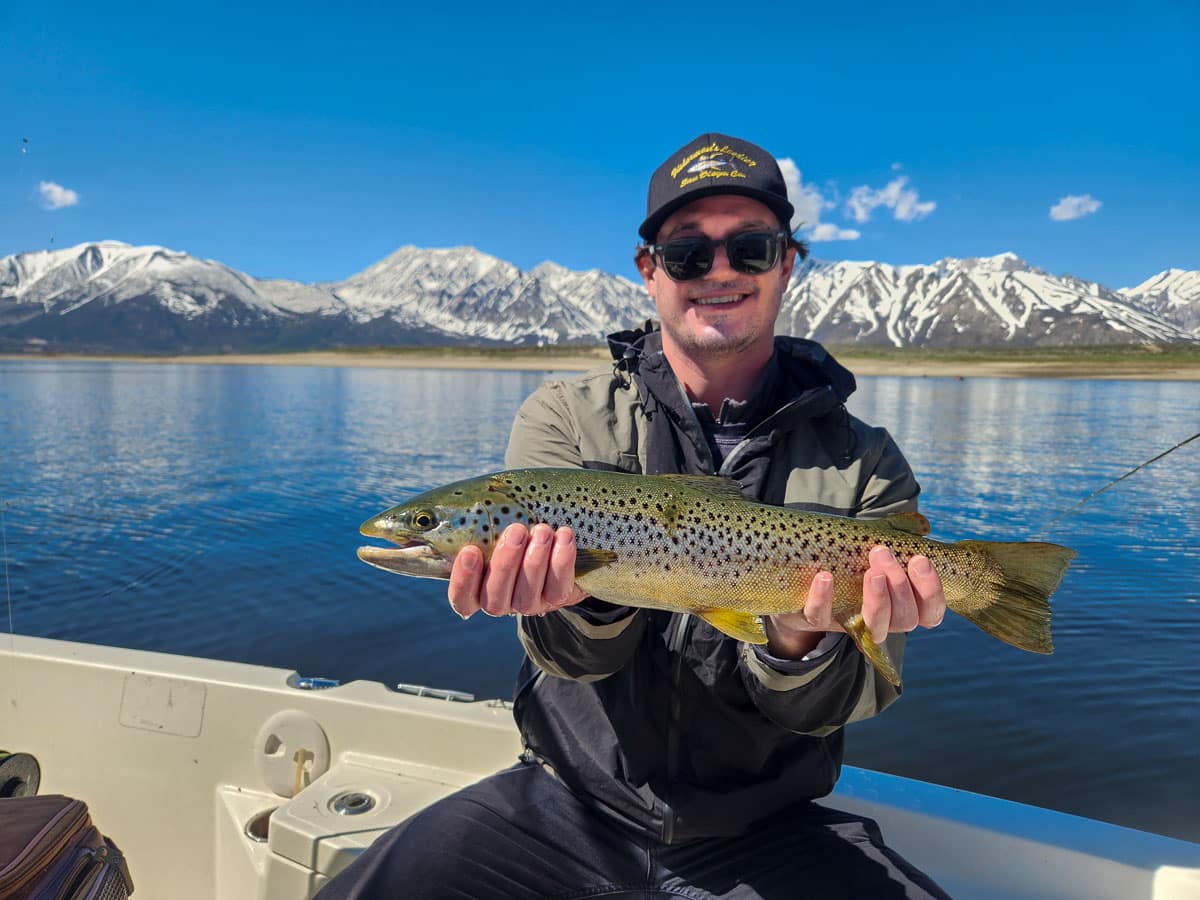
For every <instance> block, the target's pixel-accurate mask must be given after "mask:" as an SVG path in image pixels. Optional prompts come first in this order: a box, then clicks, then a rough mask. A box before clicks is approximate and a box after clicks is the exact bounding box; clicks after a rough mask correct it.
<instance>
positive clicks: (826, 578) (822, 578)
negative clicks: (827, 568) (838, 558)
mask: <svg viewBox="0 0 1200 900" xmlns="http://www.w3.org/2000/svg"><path fill="white" fill-rule="evenodd" d="M817 581H819V582H821V584H833V576H832V575H831V574H829V573H828V572H822V573H821V574H820V575H818V576H817Z"/></svg>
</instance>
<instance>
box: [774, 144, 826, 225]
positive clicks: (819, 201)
mask: <svg viewBox="0 0 1200 900" xmlns="http://www.w3.org/2000/svg"><path fill="white" fill-rule="evenodd" d="M779 171H780V172H782V173H783V180H784V183H786V184H787V192H788V199H789V200H791V201H792V206H794V207H795V208H796V214H795V215H794V216H792V221H791V227H792V228H793V229H796V228H801V227H804V228H813V227H815V226H816V225H817V223H818V222H820V221H821V211H822V210H826V209H830V208H832V206H833V204H832V203H830V202H829V201H828V200H826V199H825V198H824V197H822V196H821V192H820V191H819V190H817V188H815V187H813V186H812V185H811V184H805V183H804V179H803V178H802V177H801V175H800V168H799V167H798V166H797V165H796V162H795V160H793V159H791V158H788V157H785V158H783V159H781V160H779Z"/></svg>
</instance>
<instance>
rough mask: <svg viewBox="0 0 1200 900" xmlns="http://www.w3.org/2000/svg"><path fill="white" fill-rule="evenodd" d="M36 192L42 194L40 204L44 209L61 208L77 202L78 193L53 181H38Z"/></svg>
mask: <svg viewBox="0 0 1200 900" xmlns="http://www.w3.org/2000/svg"><path fill="white" fill-rule="evenodd" d="M38 192H39V193H41V195H42V206H44V207H45V208H46V209H62V208H63V207H64V206H74V205H75V204H76V203H78V202H79V194H77V193H76V192H75V191H73V190H71V189H70V188H65V187H63V186H62V185H61V184H56V183H55V182H53V181H42V182H39V183H38Z"/></svg>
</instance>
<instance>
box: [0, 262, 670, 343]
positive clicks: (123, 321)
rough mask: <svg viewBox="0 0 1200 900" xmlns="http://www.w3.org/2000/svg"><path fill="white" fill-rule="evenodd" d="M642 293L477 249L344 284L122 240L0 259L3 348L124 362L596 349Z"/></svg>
mask: <svg viewBox="0 0 1200 900" xmlns="http://www.w3.org/2000/svg"><path fill="white" fill-rule="evenodd" d="M651 312H652V304H651V303H650V301H649V298H648V297H646V294H645V291H644V290H642V289H641V288H640V287H639V286H637V285H635V284H634V283H633V282H631V281H629V280H628V279H624V278H617V277H614V276H611V275H606V274H604V273H602V272H599V271H591V272H572V271H569V270H567V269H564V268H562V267H561V266H557V265H554V264H553V263H543V264H542V265H541V266H538V267H537V268H535V269H533V270H531V271H529V272H523V271H521V270H520V269H518V268H517V267H516V266H513V265H511V264H509V263H506V262H504V261H503V260H500V259H497V258H495V257H493V256H488V255H487V254H485V253H481V252H480V251H478V250H475V249H474V248H471V247H458V248H453V249H449V250H420V249H418V248H416V247H402V248H401V249H399V250H397V251H396V252H395V253H393V254H392V255H391V256H389V257H387V258H386V259H384V260H381V261H380V262H378V263H376V264H375V265H373V266H371V267H370V268H368V269H366V270H365V271H363V272H360V273H359V274H357V275H354V276H352V277H351V278H348V279H346V280H345V281H342V282H336V283H329V284H314V285H305V284H300V283H299V282H294V281H286V280H259V279H256V278H252V277H251V276H249V275H246V274H244V273H242V272H238V271H236V270H234V269H231V268H229V267H228V266H225V265H222V264H221V263H218V262H214V261H212V260H201V259H197V258H195V257H193V256H189V255H188V254H186V253H179V252H176V251H172V250H167V249H165V248H163V247H132V246H130V245H128V244H123V243H120V242H117V241H104V242H101V243H95V244H81V245H79V246H77V247H71V248H68V249H64V250H56V251H52V252H51V251H40V252H36V253H23V254H18V255H16V256H10V257H6V258H4V259H0V342H3V344H6V345H8V346H9V347H11V346H13V345H14V344H26V345H27V344H28V343H29V342H30V341H33V342H34V343H35V344H36V345H39V346H40V345H45V346H52V347H55V348H64V349H69V348H77V349H84V350H118V351H127V352H128V351H139V350H140V351H147V352H179V351H185V350H203V349H207V350H214V349H215V350H254V349H310V348H318V347H332V346H354V345H358V346H363V345H390V344H398V345H405V344H425V345H433V344H453V343H461V342H469V343H477V344H497V343H500V344H557V343H569V342H587V343H591V344H596V343H599V342H600V341H601V339H602V337H603V335H604V334H605V333H606V332H607V330H608V329H609V327H610V324H611V323H613V322H617V323H624V322H628V321H641V320H644V319H646V318H648V317H649V316H650V314H651Z"/></svg>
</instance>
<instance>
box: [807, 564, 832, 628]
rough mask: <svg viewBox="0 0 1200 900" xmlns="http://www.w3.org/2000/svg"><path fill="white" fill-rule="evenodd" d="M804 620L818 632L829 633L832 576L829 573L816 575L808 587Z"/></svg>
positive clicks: (830, 625) (830, 624)
mask: <svg viewBox="0 0 1200 900" xmlns="http://www.w3.org/2000/svg"><path fill="white" fill-rule="evenodd" d="M804 618H805V619H807V620H808V624H809V625H811V626H812V627H813V628H814V629H816V630H818V631H829V630H830V629H831V628H832V627H833V575H831V574H830V573H829V572H820V573H818V574H817V577H816V578H814V579H813V580H812V584H811V585H809V587H808V598H807V599H806V600H805V601H804Z"/></svg>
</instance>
